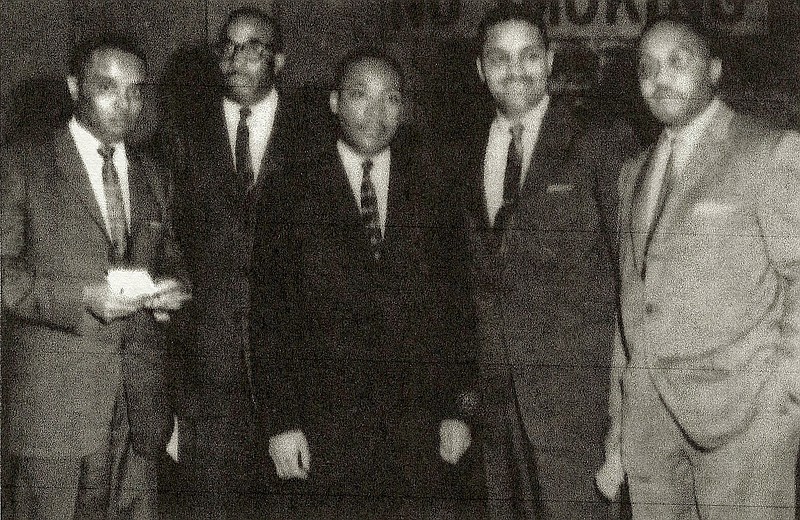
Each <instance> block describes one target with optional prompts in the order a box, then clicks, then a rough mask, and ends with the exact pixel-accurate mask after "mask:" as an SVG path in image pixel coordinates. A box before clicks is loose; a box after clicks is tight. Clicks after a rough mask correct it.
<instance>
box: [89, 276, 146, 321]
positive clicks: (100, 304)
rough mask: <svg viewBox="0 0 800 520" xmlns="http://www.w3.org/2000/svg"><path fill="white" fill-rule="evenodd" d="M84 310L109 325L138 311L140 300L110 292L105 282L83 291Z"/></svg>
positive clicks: (141, 303) (90, 286)
mask: <svg viewBox="0 0 800 520" xmlns="http://www.w3.org/2000/svg"><path fill="white" fill-rule="evenodd" d="M83 301H84V303H85V304H86V308H87V309H88V310H89V312H91V313H92V314H93V315H95V316H96V317H97V318H99V319H100V321H102V322H103V323H110V322H112V321H114V320H116V319H120V318H124V317H126V316H129V315H131V314H133V313H134V312H136V311H138V310H140V309H141V308H142V305H143V303H144V302H143V301H142V299H141V298H130V297H127V296H123V295H121V294H119V293H116V292H114V291H112V290H111V287H110V286H109V285H108V283H106V282H99V283H94V284H90V285H87V286H86V287H84V289H83Z"/></svg>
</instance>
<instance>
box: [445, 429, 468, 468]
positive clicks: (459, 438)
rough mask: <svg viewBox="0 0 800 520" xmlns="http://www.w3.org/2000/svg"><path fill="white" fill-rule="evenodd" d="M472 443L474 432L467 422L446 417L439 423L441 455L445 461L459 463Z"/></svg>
mask: <svg viewBox="0 0 800 520" xmlns="http://www.w3.org/2000/svg"><path fill="white" fill-rule="evenodd" d="M471 444H472V434H471V433H470V431H469V426H467V423H465V422H464V421H461V420H457V419H445V420H444V421H442V422H441V423H440V424H439V455H440V456H441V457H442V459H444V461H445V462H449V463H450V464H457V463H458V461H459V460H460V459H461V457H462V456H463V455H464V453H466V451H467V449H469V447H470V445H471Z"/></svg>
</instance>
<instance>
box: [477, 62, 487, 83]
mask: <svg viewBox="0 0 800 520" xmlns="http://www.w3.org/2000/svg"><path fill="white" fill-rule="evenodd" d="M475 68H476V69H477V70H478V77H479V78H481V81H482V82H483V83H486V76H484V75H483V62H482V61H481V57H480V56H478V57H477V58H475Z"/></svg>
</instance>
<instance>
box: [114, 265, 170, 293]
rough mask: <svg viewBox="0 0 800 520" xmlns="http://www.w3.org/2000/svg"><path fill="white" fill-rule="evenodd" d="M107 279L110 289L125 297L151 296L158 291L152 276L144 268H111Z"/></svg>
mask: <svg viewBox="0 0 800 520" xmlns="http://www.w3.org/2000/svg"><path fill="white" fill-rule="evenodd" d="M107 279H108V285H109V287H110V288H111V291H112V292H114V293H116V294H119V295H120V296H125V297H126V298H131V299H136V298H142V297H147V296H153V295H154V294H156V293H157V292H158V288H157V287H156V284H155V282H154V281H153V278H152V277H151V276H150V273H148V272H147V270H145V269H111V270H109V271H108V277H107Z"/></svg>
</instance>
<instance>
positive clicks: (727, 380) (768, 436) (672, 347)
mask: <svg viewBox="0 0 800 520" xmlns="http://www.w3.org/2000/svg"><path fill="white" fill-rule="evenodd" d="M638 47H639V67H638V74H639V84H640V90H641V93H642V96H643V97H644V99H645V101H646V103H647V105H648V107H649V109H650V111H651V112H652V114H653V115H654V116H655V117H656V118H657V119H658V120H659V121H660V122H661V123H662V124H663V125H664V128H663V131H662V132H661V136H660V138H659V140H658V142H657V143H656V144H655V145H654V146H653V147H652V148H651V149H650V150H648V151H647V152H645V153H643V154H641V155H640V156H639V157H637V158H636V159H635V160H632V161H630V162H628V163H626V164H625V167H624V168H623V170H622V173H621V177H620V184H619V189H620V202H621V203H620V213H619V230H620V260H619V262H620V263H619V270H620V277H621V293H620V304H621V313H620V319H619V322H618V327H617V334H616V340H615V342H614V357H615V359H614V373H613V376H614V377H613V378H612V386H611V390H612V393H611V398H610V402H611V407H610V413H611V416H612V417H613V424H612V428H611V430H610V433H609V435H608V440H607V446H606V465H605V467H604V468H603V471H601V472H600V473H599V474H598V485H599V486H600V488H601V489H602V490H603V492H604V493H605V494H606V495H607V496H609V497H613V496H614V495H615V494H617V493H618V490H619V485H620V484H621V483H622V480H623V478H624V475H627V481H628V485H629V489H630V497H631V503H632V511H633V517H634V519H650V518H663V519H670V518H674V519H688V518H695V519H704V520H705V519H726V520H731V519H733V520H736V519H753V520H755V519H759V520H767V519H787V520H788V519H792V518H794V517H795V512H794V508H795V464H796V460H797V451H798V437H800V406H799V405H798V399H800V375H798V355H800V335H799V334H800V332H799V331H800V328H798V325H800V314H799V313H800V305H798V304H800V301H799V300H800V285H798V283H799V282H800V233H798V231H799V230H800V197H798V193H800V135H798V134H797V133H796V132H791V131H782V130H781V131H779V130H774V129H769V128H767V127H765V126H763V124H762V123H759V122H756V121H755V120H753V119H751V118H749V117H745V116H743V115H740V114H737V113H735V112H733V111H732V110H731V109H730V108H729V107H728V105H727V104H726V103H725V102H724V101H723V100H722V99H721V98H720V96H719V94H718V91H717V85H718V83H719V80H720V77H721V75H722V71H723V63H722V60H721V58H720V54H719V49H718V48H717V47H716V45H715V41H714V38H713V37H712V36H710V35H709V33H708V32H707V30H706V29H705V28H704V27H703V26H702V25H700V24H699V23H697V22H695V21H693V20H691V19H687V18H680V17H667V18H663V19H658V20H655V21H654V22H652V23H651V24H650V25H649V26H648V27H646V28H645V30H644V31H643V33H642V36H641V39H640V41H639V46H638Z"/></svg>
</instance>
